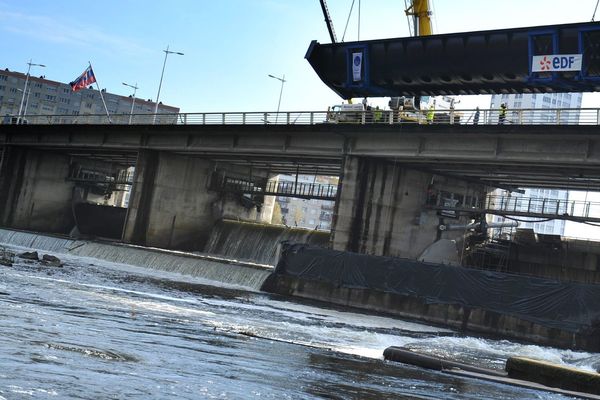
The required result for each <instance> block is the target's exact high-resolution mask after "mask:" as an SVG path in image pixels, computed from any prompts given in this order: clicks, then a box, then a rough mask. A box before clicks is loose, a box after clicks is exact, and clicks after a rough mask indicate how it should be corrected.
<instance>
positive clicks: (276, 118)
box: [269, 74, 286, 123]
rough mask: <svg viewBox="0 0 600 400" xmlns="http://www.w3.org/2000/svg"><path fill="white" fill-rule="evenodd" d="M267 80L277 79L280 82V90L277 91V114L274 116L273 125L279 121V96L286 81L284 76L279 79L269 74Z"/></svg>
mask: <svg viewBox="0 0 600 400" xmlns="http://www.w3.org/2000/svg"><path fill="white" fill-rule="evenodd" d="M269 78H273V79H277V80H278V81H280V82H281V90H280V91H279V101H278V102H277V114H276V115H275V123H277V120H278V119H279V106H281V95H282V94H283V84H284V83H285V82H286V80H285V75H283V76H282V77H281V78H279V77H278V76H273V75H271V74H269Z"/></svg>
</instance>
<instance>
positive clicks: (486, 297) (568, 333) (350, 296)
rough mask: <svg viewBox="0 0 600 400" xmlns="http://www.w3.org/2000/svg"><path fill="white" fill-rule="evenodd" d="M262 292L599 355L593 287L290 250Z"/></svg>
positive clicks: (597, 292)
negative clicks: (597, 353)
mask: <svg viewBox="0 0 600 400" xmlns="http://www.w3.org/2000/svg"><path fill="white" fill-rule="evenodd" d="M261 289H262V290H265V291H268V292H273V293H279V294H284V295H291V296H298V297H303V298H308V299H314V300H320V301H325V302H328V303H334V304H340V305H344V306H353V307H358V308H362V309H365V310H373V311H378V312H384V313H388V314H392V315H397V316H400V317H403V318H413V319H418V320H421V321H427V322H430V323H435V324H441V325H445V326H450V327H452V328H454V329H458V330H461V331H465V332H477V333H484V334H490V335H500V336H504V337H510V338H513V339H518V340H525V341H530V342H534V343H538V344H542V345H549V346H558V347H564V348H578V349H585V350H589V351H595V352H597V351H600V303H598V298H600V285H590V284H582V283H576V282H560V281H555V280H551V279H545V278H534V277H525V276H519V275H512V274H506V273H501V272H491V271H482V270H476V269H470V268H463V267H454V266H448V265H442V264H430V263H424V262H418V261H414V260H408V259H401V258H390V257H379V256H369V255H363V254H356V253H350V252H343V251H334V250H326V249H314V248H310V247H307V246H304V245H290V246H285V247H284V249H283V251H282V256H281V258H280V260H279V263H278V264H277V267H276V269H275V271H274V273H273V274H272V275H271V276H269V278H268V279H267V280H266V281H265V284H264V285H263V287H262V288H261Z"/></svg>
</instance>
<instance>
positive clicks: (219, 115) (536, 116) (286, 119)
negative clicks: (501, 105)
mask: <svg viewBox="0 0 600 400" xmlns="http://www.w3.org/2000/svg"><path fill="white" fill-rule="evenodd" d="M0 118H1V117H0ZM130 119H131V122H130ZM0 121H1V122H2V124H52V125H54V124H115V125H128V124H130V123H131V124H133V125H153V124H154V125H314V124H359V125H362V124H391V125H395V124H422V125H428V124H429V125H448V124H451V125H452V124H457V125H497V124H500V125H600V108H556V109H515V110H507V111H506V113H505V114H502V113H501V112H500V110H498V109H464V110H377V109H372V110H367V111H286V112H207V113H179V114H156V116H155V115H154V114H132V115H129V114H118V115H117V114H113V115H111V116H110V117H108V116H107V115H106V114H91V115H24V116H22V117H21V118H18V117H14V116H9V115H7V116H5V117H4V118H3V119H0Z"/></svg>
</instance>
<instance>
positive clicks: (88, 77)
mask: <svg viewBox="0 0 600 400" xmlns="http://www.w3.org/2000/svg"><path fill="white" fill-rule="evenodd" d="M94 82H96V76H94V71H92V66H91V65H90V66H89V67H87V68H86V70H85V71H83V74H81V75H79V78H77V79H75V80H74V81H73V82H71V83H69V85H71V88H72V89H73V91H74V92H76V91H78V90H81V89H85V88H86V87H87V86H88V85H91V84H92V83H94Z"/></svg>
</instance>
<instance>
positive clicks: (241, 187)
mask: <svg viewBox="0 0 600 400" xmlns="http://www.w3.org/2000/svg"><path fill="white" fill-rule="evenodd" d="M219 189H220V190H224V191H227V192H233V193H246V194H258V195H268V196H281V197H297V198H304V199H321V200H335V195H336V193H337V185H332V184H323V183H317V182H315V183H307V182H290V181H268V182H267V183H266V185H264V186H261V185H258V184H256V183H254V182H251V181H244V180H240V179H232V178H226V179H225V180H223V182H222V184H221V187H220V188H219Z"/></svg>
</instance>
